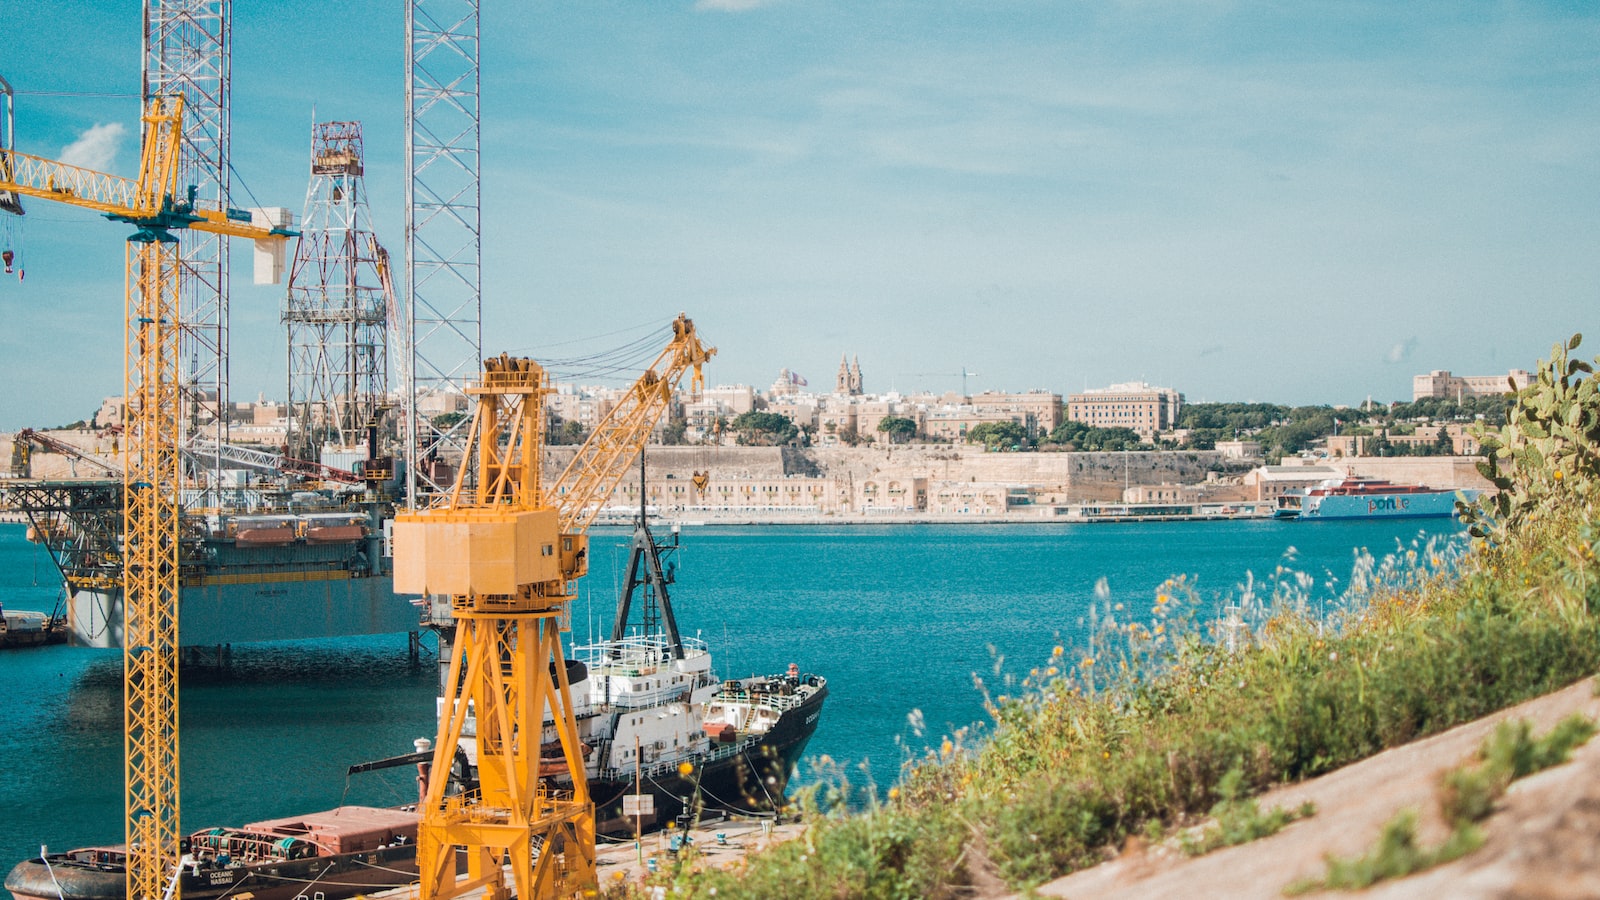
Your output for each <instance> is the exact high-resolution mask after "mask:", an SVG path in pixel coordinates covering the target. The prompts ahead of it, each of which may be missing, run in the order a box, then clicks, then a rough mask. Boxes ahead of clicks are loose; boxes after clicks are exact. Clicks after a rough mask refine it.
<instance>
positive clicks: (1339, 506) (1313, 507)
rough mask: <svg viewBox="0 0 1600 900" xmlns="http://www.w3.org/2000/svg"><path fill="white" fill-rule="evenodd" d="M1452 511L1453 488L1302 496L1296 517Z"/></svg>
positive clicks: (1403, 516)
mask: <svg viewBox="0 0 1600 900" xmlns="http://www.w3.org/2000/svg"><path fill="white" fill-rule="evenodd" d="M1455 512H1456V492H1455V491H1429V492H1427V493H1395V494H1366V495H1350V496H1345V495H1328V496H1311V497H1307V498H1305V500H1304V501H1303V502H1302V505H1301V508H1300V514H1299V519H1300V521H1302V522H1305V521H1318V520H1324V519H1425V518H1443V517H1445V516H1453V515H1455Z"/></svg>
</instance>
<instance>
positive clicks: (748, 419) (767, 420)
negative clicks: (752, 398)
mask: <svg viewBox="0 0 1600 900" xmlns="http://www.w3.org/2000/svg"><path fill="white" fill-rule="evenodd" d="M729 427H731V428H732V429H733V430H734V431H735V432H737V433H738V435H739V437H738V441H739V443H740V444H744V445H747V446H752V447H776V446H779V445H782V444H787V443H789V442H790V441H792V440H794V438H795V435H797V434H799V433H800V429H799V428H797V427H795V424H794V422H793V420H791V419H790V418H789V417H788V416H785V415H783V414H781V413H769V412H757V411H755V410H752V411H750V412H747V413H740V414H739V415H737V416H735V417H734V419H733V421H732V422H731V423H729Z"/></svg>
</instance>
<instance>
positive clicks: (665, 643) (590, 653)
mask: <svg viewBox="0 0 1600 900" xmlns="http://www.w3.org/2000/svg"><path fill="white" fill-rule="evenodd" d="M683 649H684V652H685V653H692V652H696V651H698V652H701V653H704V652H706V642H705V641H703V640H700V639H699V638H684V639H683ZM572 654H573V657H574V658H576V659H577V660H579V661H580V662H582V663H583V664H584V665H586V666H588V667H589V668H590V670H591V671H598V670H600V669H603V668H612V669H615V668H618V667H620V668H622V669H635V670H641V669H644V668H648V667H651V666H667V665H671V664H672V642H671V641H669V640H667V638H666V636H665V635H630V636H628V637H625V638H622V639H620V640H615V641H600V642H599V643H595V644H585V645H584V646H581V647H574V648H572ZM615 674H629V675H630V676H635V677H636V676H638V675H641V674H643V672H642V671H633V672H616V673H615Z"/></svg>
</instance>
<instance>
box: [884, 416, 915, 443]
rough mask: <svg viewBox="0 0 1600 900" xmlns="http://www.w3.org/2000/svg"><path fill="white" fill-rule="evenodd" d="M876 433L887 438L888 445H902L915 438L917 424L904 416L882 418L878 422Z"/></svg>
mask: <svg viewBox="0 0 1600 900" xmlns="http://www.w3.org/2000/svg"><path fill="white" fill-rule="evenodd" d="M878 431H880V432H882V433H884V434H886V435H888V436H889V443H891V444H904V443H905V442H906V441H909V440H911V439H912V438H914V437H916V436H917V423H916V421H915V420H913V419H907V418H906V417H904V416H884V417H883V418H882V419H879V420H878Z"/></svg>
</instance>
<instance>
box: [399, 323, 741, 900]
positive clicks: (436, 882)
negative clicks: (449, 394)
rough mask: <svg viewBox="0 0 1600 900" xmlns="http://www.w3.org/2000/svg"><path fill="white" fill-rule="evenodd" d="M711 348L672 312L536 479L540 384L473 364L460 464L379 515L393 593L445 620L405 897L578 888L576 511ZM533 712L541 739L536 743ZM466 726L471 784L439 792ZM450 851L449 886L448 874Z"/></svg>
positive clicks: (584, 841) (587, 856)
mask: <svg viewBox="0 0 1600 900" xmlns="http://www.w3.org/2000/svg"><path fill="white" fill-rule="evenodd" d="M714 352H715V350H713V349H712V348H709V347H705V346H703V345H702V344H701V343H700V340H699V338H698V336H697V335H696V334H695V330H694V323H692V322H691V321H690V320H689V319H688V318H686V317H684V316H679V317H678V319H677V320H676V321H675V322H674V323H673V339H672V342H671V344H670V345H669V346H668V348H667V349H666V350H665V351H663V353H662V355H661V356H660V357H658V358H657V360H656V363H655V364H653V365H652V366H651V367H650V368H649V369H648V370H646V371H645V373H644V374H643V375H642V376H641V377H640V378H639V380H638V382H636V383H635V384H634V386H633V388H632V389H630V391H629V392H628V395H627V398H626V399H625V400H624V402H623V403H622V404H619V406H618V409H617V410H614V411H613V414H612V415H610V416H608V417H607V418H606V419H604V420H603V421H602V422H601V423H600V424H599V425H598V426H596V428H595V430H594V433H593V434H591V435H590V437H589V440H588V441H587V442H585V444H584V445H583V447H582V449H580V451H579V453H578V456H577V457H576V459H575V460H574V462H573V464H572V465H569V466H568V467H567V470H566V471H565V472H564V473H562V475H561V476H560V477H559V478H557V479H556V480H555V482H554V484H552V485H549V486H548V487H547V486H546V485H544V484H543V477H542V472H541V460H542V458H543V450H544V430H543V429H544V422H545V416H544V398H545V396H546V395H548V394H549V393H550V392H551V387H550V382H549V379H548V377H547V375H546V373H545V371H544V369H542V368H541V367H540V366H539V365H538V364H537V363H535V362H533V361H532V360H528V359H513V358H511V357H508V356H501V357H500V358H499V359H490V360H487V361H486V362H485V365H484V371H483V380H482V381H481V382H479V383H478V384H476V385H473V386H472V387H470V388H468V389H467V393H468V395H470V396H473V397H476V398H477V404H478V407H477V411H476V412H475V413H474V415H473V419H472V424H471V427H470V428H469V429H468V431H467V434H468V438H467V445H466V446H467V452H468V454H469V456H468V460H469V461H473V462H475V466H468V465H465V464H464V465H463V466H462V471H461V474H460V475H459V477H458V478H457V480H456V482H455V485H454V486H453V488H452V489H451V490H450V491H449V492H447V493H444V494H441V495H440V496H439V498H438V499H437V500H436V501H435V505H434V506H433V507H432V508H429V509H425V510H420V511H411V512H407V513H403V514H401V515H398V516H396V517H395V521H394V560H395V581H394V586H395V590H396V591H398V592H401V593H421V594H444V595H448V596H449V597H450V609H451V617H452V619H453V622H454V627H455V639H454V640H453V641H452V642H450V644H449V651H448V652H449V654H450V665H449V674H448V675H447V676H446V679H445V682H444V693H445V702H444V704H443V706H442V707H441V712H440V716H439V733H438V743H437V744H436V745H435V747H434V761H433V766H432V770H431V774H430V778H429V781H428V785H427V793H426V795H425V797H424V800H423V803H422V808H421V811H422V823H421V825H420V827H419V830H418V836H417V841H418V848H417V849H418V852H417V864H418V869H419V881H420V883H421V900H447V898H451V897H455V896H459V895H460V894H463V893H465V892H467V891H469V890H475V889H477V888H480V887H482V888H487V891H486V894H485V896H487V897H489V898H491V900H504V898H506V897H507V896H508V894H509V893H510V892H513V891H514V893H515V894H516V896H517V897H519V898H522V900H535V898H548V897H563V898H565V897H576V896H580V895H587V894H592V893H593V891H594V889H595V862H594V856H595V846H594V804H593V803H592V802H591V800H590V798H589V789H588V782H587V781H586V780H585V779H584V777H583V772H584V762H583V753H582V747H581V745H580V744H579V741H578V730H577V722H576V718H575V716H574V711H573V704H572V696H571V692H570V685H568V683H567V674H566V671H567V670H566V665H565V663H564V661H563V654H562V649H561V631H563V630H565V627H566V626H565V625H564V624H563V623H564V621H565V620H566V617H567V616H568V614H569V608H570V604H571V602H572V599H573V595H574V591H575V584H574V582H575V580H576V579H577V578H579V577H581V576H582V575H583V574H584V572H586V571H587V569H588V563H587V555H588V554H587V537H586V535H585V534H584V530H585V529H586V528H587V527H588V525H589V523H590V522H591V521H592V520H593V516H592V515H589V514H587V512H588V508H589V506H591V505H593V504H594V503H596V502H597V501H598V498H599V497H600V496H602V492H609V491H612V490H615V488H616V484H617V481H618V480H619V479H621V478H622V477H623V476H624V475H625V474H626V472H627V465H628V463H629V461H630V460H631V459H632V458H633V456H634V455H636V454H637V453H638V452H639V451H640V450H641V449H643V447H644V443H645V441H646V440H647V439H648V438H649V435H650V430H651V427H652V426H653V425H654V423H655V422H656V421H657V420H658V419H659V418H660V416H661V414H662V413H663V412H664V411H665V410H666V407H667V405H668V403H669V402H670V400H671V398H672V390H673V387H674V386H675V385H676V384H677V383H678V381H679V380H681V379H682V377H683V376H684V374H685V373H687V372H688V371H690V370H691V369H692V370H693V372H694V383H695V384H696V385H699V384H700V383H701V375H700V366H701V364H702V363H704V362H705V361H706V360H708V359H710V358H711V355H712V354H713V353H714ZM658 367H659V371H658ZM619 460H620V461H621V462H620V464H619V463H618V461H619ZM464 462H465V461H464ZM474 470H475V472H476V477H475V478H474V477H472V475H471V472H472V471H474ZM546 710H548V711H549V713H550V717H551V720H552V723H553V728H554V731H555V733H556V735H557V740H556V741H555V742H554V743H552V744H545V743H544V742H543V737H542V735H543V731H544V717H545V713H546ZM469 722H470V723H472V725H473V729H474V732H475V734H476V737H475V740H476V743H477V761H478V780H479V784H480V788H479V790H478V791H476V792H474V793H471V794H461V795H454V796H447V795H446V786H447V784H448V782H449V780H450V766H451V762H452V759H453V757H454V755H455V753H456V748H457V746H458V745H459V742H460V741H461V739H462V736H463V735H464V734H467V733H468V731H467V727H468V723H469ZM558 771H566V772H570V773H572V776H573V777H572V790H571V791H570V792H567V791H560V790H557V789H555V788H554V787H552V786H551V784H550V782H549V781H548V780H546V779H545V778H542V777H541V775H546V774H551V773H554V772H558ZM458 849H459V850H464V851H465V853H466V859H467V880H466V881H465V882H458V881H457V879H456V866H455V861H456V859H457V851H458ZM535 854H536V855H537V859H535ZM506 866H509V867H510V869H511V880H512V884H511V885H509V886H508V885H507V884H506V883H505V877H504V875H503V874H502V872H503V869H504V867H506ZM508 887H509V888H510V890H509V891H508Z"/></svg>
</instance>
